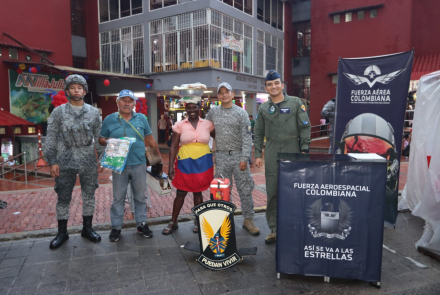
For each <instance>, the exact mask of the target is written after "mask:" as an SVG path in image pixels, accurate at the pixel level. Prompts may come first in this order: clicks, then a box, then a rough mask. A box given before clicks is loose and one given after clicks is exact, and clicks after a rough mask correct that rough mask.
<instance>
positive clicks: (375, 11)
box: [370, 9, 377, 18]
mask: <svg viewBox="0 0 440 295" xmlns="http://www.w3.org/2000/svg"><path fill="white" fill-rule="evenodd" d="M376 17H377V9H371V10H370V18H376Z"/></svg>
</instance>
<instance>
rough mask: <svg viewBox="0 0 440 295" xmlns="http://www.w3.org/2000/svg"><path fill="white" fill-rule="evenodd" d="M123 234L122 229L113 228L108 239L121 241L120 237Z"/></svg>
mask: <svg viewBox="0 0 440 295" xmlns="http://www.w3.org/2000/svg"><path fill="white" fill-rule="evenodd" d="M120 236H121V230H120V229H112V231H111V232H110V235H109V236H108V239H109V240H110V242H117V241H119V237H120Z"/></svg>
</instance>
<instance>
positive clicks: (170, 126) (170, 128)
mask: <svg viewBox="0 0 440 295" xmlns="http://www.w3.org/2000/svg"><path fill="white" fill-rule="evenodd" d="M173 125H174V118H173V115H169V116H168V120H167V128H168V138H171V134H173Z"/></svg>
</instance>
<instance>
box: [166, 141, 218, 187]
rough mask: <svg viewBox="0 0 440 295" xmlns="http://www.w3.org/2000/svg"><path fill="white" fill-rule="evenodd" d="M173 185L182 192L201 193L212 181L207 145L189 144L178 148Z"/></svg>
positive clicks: (210, 155) (211, 162) (209, 151)
mask: <svg viewBox="0 0 440 295" xmlns="http://www.w3.org/2000/svg"><path fill="white" fill-rule="evenodd" d="M174 170H175V177H174V179H173V185H174V186H175V187H176V188H177V189H179V190H182V191H187V192H201V191H204V190H206V189H208V188H209V186H210V183H211V181H212V180H213V179H214V162H213V160H212V152H211V150H210V149H209V146H208V145H207V144H202V143H189V144H185V145H183V146H181V147H180V149H179V153H178V155H177V161H176V162H175V166H174Z"/></svg>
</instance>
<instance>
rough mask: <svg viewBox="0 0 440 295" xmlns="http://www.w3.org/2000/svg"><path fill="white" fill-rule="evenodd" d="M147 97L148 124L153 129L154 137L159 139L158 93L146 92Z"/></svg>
mask: <svg viewBox="0 0 440 295" xmlns="http://www.w3.org/2000/svg"><path fill="white" fill-rule="evenodd" d="M145 94H146V95H145V98H146V99H147V106H148V124H149V125H150V128H151V131H153V137H154V139H156V142H157V141H158V137H157V135H158V134H157V121H159V118H158V117H157V93H145Z"/></svg>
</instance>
